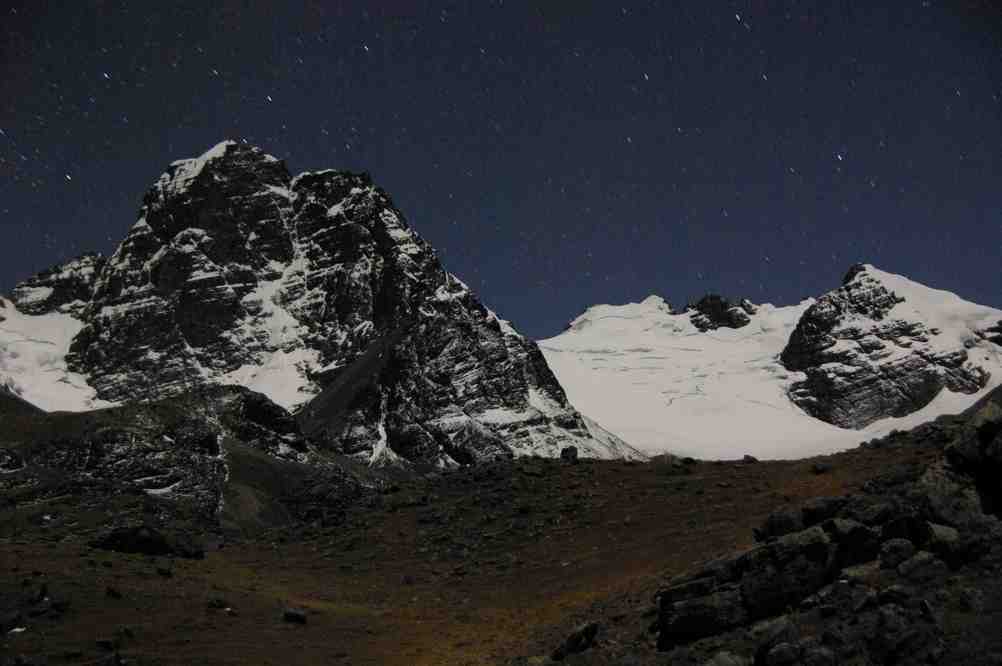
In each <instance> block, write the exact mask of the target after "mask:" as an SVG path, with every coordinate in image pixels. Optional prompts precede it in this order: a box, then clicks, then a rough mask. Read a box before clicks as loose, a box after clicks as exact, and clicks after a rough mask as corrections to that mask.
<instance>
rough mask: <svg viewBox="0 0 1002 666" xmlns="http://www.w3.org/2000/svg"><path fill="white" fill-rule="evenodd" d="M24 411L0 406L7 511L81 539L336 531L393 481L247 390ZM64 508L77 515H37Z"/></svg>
mask: <svg viewBox="0 0 1002 666" xmlns="http://www.w3.org/2000/svg"><path fill="white" fill-rule="evenodd" d="M23 404H24V403H20V404H18V403H12V402H9V401H6V400H0V420H2V421H3V423H4V429H3V433H0V492H2V495H3V498H4V503H5V504H6V505H12V506H15V507H19V508H20V511H22V512H23V513H24V515H25V516H26V517H27V518H28V519H29V520H33V519H37V520H40V521H42V522H43V524H44V525H45V526H46V527H47V528H48V529H49V530H51V531H53V532H61V531H65V532H67V533H72V534H73V535H74V538H77V539H79V538H82V537H87V536H88V535H95V536H96V537H98V541H100V540H101V539H103V538H104V537H103V535H104V534H105V533H107V532H108V530H115V529H118V530H120V531H123V530H124V531H125V533H127V534H128V533H129V530H134V529H138V528H139V527H141V526H145V527H147V528H148V529H151V530H154V531H156V532H163V533H164V534H167V535H170V540H171V541H172V542H175V543H176V542H181V543H197V542H201V541H204V540H205V539H206V537H212V535H221V534H223V533H226V534H234V535H240V534H253V533H254V532H255V531H256V530H259V529H261V528H263V527H271V526H276V525H283V524H288V523H292V522H296V521H301V522H319V523H323V524H335V523H336V522H337V520H338V518H339V516H340V514H341V512H342V511H343V510H344V509H345V507H346V506H347V505H348V504H349V503H351V502H355V501H357V500H359V499H360V498H362V497H363V496H364V495H366V494H367V493H368V492H369V491H371V490H374V489H376V488H378V487H380V485H381V483H382V480H381V479H380V478H378V477H374V476H370V475H368V474H367V473H365V472H364V471H363V470H359V469H357V468H355V466H353V465H352V463H351V461H350V460H346V459H343V458H339V457H337V456H331V455H329V454H327V453H325V452H323V451H321V450H319V449H318V448H317V447H316V446H315V445H314V443H312V442H311V441H310V440H308V439H307V438H304V437H303V436H302V435H301V434H300V432H299V429H298V426H297V424H296V422H295V419H293V418H292V417H291V416H290V415H289V414H288V413H287V412H286V411H285V410H283V409H282V408H281V407H279V406H277V405H275V404H274V403H272V402H271V401H270V400H268V398H267V397H265V396H263V395H261V394H259V393H254V392H253V391H249V390H247V389H245V388H241V387H236V386H225V387H206V388H203V389H198V390H195V391H193V392H189V393H186V394H181V395H177V396H174V397H171V398H165V399H162V400H159V401H156V402H152V403H143V404H138V403H132V404H127V405H123V406H120V407H113V408H109V409H103V410H97V411H93V412H76V413H69V412H61V413H52V414H48V413H45V412H42V411H41V410H37V409H31V410H27V409H24V408H23ZM60 503H64V504H67V508H66V510H65V513H66V514H72V515H73V516H74V517H73V518H72V519H70V518H68V517H67V516H64V515H62V513H63V512H61V511H59V510H52V509H49V510H48V511H46V512H43V513H42V514H38V510H37V508H36V507H38V506H43V505H50V506H51V505H59V504H60ZM36 514H37V515H36ZM112 542H114V540H112ZM109 543H111V542H109ZM109 547H110V546H109ZM185 550H186V551H191V550H193V548H191V547H187V548H186V549H185Z"/></svg>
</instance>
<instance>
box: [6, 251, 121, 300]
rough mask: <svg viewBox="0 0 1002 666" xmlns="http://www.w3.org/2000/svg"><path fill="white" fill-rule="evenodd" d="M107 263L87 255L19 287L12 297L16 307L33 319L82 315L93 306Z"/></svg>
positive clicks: (49, 270) (98, 255) (37, 276)
mask: <svg viewBox="0 0 1002 666" xmlns="http://www.w3.org/2000/svg"><path fill="white" fill-rule="evenodd" d="M105 262H106V259H105V258H104V257H103V256H101V255H100V254H84V255H82V256H80V257H77V258H76V259H73V260H71V261H68V262H66V263H64V264H60V265H58V266H54V267H52V268H50V269H48V270H45V271H42V272H41V273H39V274H38V275H36V276H34V277H32V278H30V279H28V280H25V281H24V282H21V283H20V284H18V285H17V287H16V288H15V289H14V292H13V294H12V300H13V302H14V305H16V306H17V309H18V310H19V311H20V312H23V313H25V314H29V315H41V314H46V313H48V312H53V311H58V312H65V313H70V314H78V313H79V312H80V311H81V310H82V309H83V308H84V307H85V306H86V305H87V304H88V303H89V302H90V297H91V293H92V291H93V288H94V282H95V280H97V276H98V275H99V274H100V273H101V270H102V269H103V268H104V265H105Z"/></svg>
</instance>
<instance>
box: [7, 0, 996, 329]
mask: <svg viewBox="0 0 1002 666" xmlns="http://www.w3.org/2000/svg"><path fill="white" fill-rule="evenodd" d="M206 4H210V3H203V2H135V1H131V2H122V1H116V0H107V1H104V2H96V1H90V2H87V1H84V0H80V1H79V2H72V3H55V2H49V3H46V2H42V1H39V0H34V1H33V2H30V3H26V2H15V3H13V4H12V3H10V2H0V12H2V20H0V48H2V51H0V91H2V95H0V225H2V233H0V290H2V291H7V290H9V289H10V288H11V287H12V286H13V284H14V283H15V282H16V281H17V280H20V279H23V278H25V277H27V276H28V275H30V274H31V273H33V272H35V271H37V270H39V269H42V268H44V267H46V266H48V265H50V264H52V263H54V262H56V261H59V260H61V259H63V258H66V257H68V256H71V255H74V254H77V253H79V252H82V251H85V250H91V249H93V250H100V251H104V252H105V253H109V252H110V251H111V250H112V249H113V247H114V243H115V242H117V241H118V240H119V239H120V238H121V237H122V236H123V235H124V233H125V231H126V230H127V229H128V227H129V226H130V225H131V224H132V222H133V221H134V218H135V211H136V209H137V208H138V204H139V201H140V198H141V196H142V194H143V192H144V191H145V190H146V189H147V188H148V187H149V186H150V184H151V183H152V182H153V181H154V180H155V179H156V177H157V176H158V175H159V174H160V173H161V171H162V170H163V169H164V167H165V166H166V165H167V164H168V163H169V162H171V161H172V160H175V159H179V158H182V157H190V156H194V155H197V154H199V153H201V152H202V151H204V150H205V149H207V148H209V147H210V146H211V145H213V144H215V143H216V142H218V141H219V140H221V139H224V138H237V139H240V138H246V139H247V140H249V141H251V142H253V143H255V144H258V145H260V146H261V147H262V148H264V149H265V150H266V151H268V152H270V153H272V154H274V155H276V156H277V157H280V158H283V159H285V160H286V161H287V163H288V165H289V168H290V170H291V171H293V173H296V172H299V171H303V170H311V169H320V168H347V169H353V170H365V171H369V172H370V173H372V174H373V176H374V178H375V180H376V181H377V182H378V183H379V184H381V185H382V186H383V187H384V188H386V189H387V190H388V191H389V192H390V194H391V195H392V196H393V197H394V199H395V201H396V203H397V205H398V207H399V208H401V209H402V210H403V212H404V213H405V215H406V216H407V217H408V219H409V220H410V222H411V223H412V224H413V225H414V226H415V228H416V229H417V230H418V231H419V232H420V233H421V234H422V235H424V236H425V237H426V238H427V239H428V240H429V241H431V242H432V243H433V244H434V245H435V246H436V247H437V248H438V250H439V252H440V254H441V256H442V258H443V259H444V261H445V263H446V265H447V267H448V268H449V269H450V270H452V271H453V272H455V273H456V274H458V275H459V276H460V277H461V278H463V279H464V280H466V281H467V282H468V283H469V284H470V285H471V286H472V287H474V288H475V289H476V290H477V291H478V292H479V293H480V295H481V296H482V298H483V300H484V301H485V302H486V303H487V304H488V305H489V306H491V307H492V308H494V309H495V310H497V311H498V312H499V313H500V314H501V315H502V316H504V317H506V318H509V319H511V320H513V322H514V323H515V324H516V325H517V326H518V327H519V328H520V329H521V330H522V331H524V332H526V333H527V334H529V335H532V336H536V337H545V336H549V335H552V334H554V333H556V332H558V331H559V330H561V329H562V327H563V326H564V324H565V323H566V322H567V321H568V320H569V319H570V318H572V317H574V316H575V315H577V314H578V313H579V312H580V311H581V310H582V309H583V308H585V307H586V306H588V305H590V304H594V303H602V302H614V303H615V302H624V301H627V300H639V299H641V298H643V297H644V296H646V295H647V294H649V293H652V292H655V293H659V294H661V295H663V296H665V297H666V298H668V299H669V300H670V301H671V302H672V303H673V304H675V305H681V304H683V303H684V302H685V300H686V299H690V298H694V297H696V296H698V295H701V294H703V293H705V292H707V291H719V292H723V293H724V294H727V295H733V296H747V297H749V298H751V299H752V300H754V301H758V302H761V301H766V300H768V301H772V302H775V303H789V302H795V301H797V300H799V299H801V298H802V297H805V296H808V295H817V294H819V293H821V292H823V291H826V290H827V289H830V288H832V287H833V286H835V285H837V284H838V281H839V280H840V278H841V276H842V273H843V272H844V271H845V269H847V268H848V267H849V265H850V264H852V263H853V262H855V261H859V260H863V261H869V262H872V263H875V264H877V265H879V266H881V267H882V268H884V269H887V270H891V271H894V272H899V273H904V274H907V275H909V276H911V277H913V278H914V279H917V280H920V281H923V282H926V283H928V284H931V285H934V286H938V287H941V288H945V289H949V290H951V291H955V292H957V293H959V294H961V295H962V296H964V297H966V298H968V299H971V300H975V301H978V302H982V303H985V304H990V305H994V306H1002V273H1000V266H1002V261H1000V260H1002V101H1000V100H1002V35H1000V21H999V13H998V11H997V9H996V8H995V7H994V5H993V3H987V2H982V3H978V2H972V1H967V2H951V3H947V2H937V1H935V0H929V1H926V2H922V1H915V2H899V3H890V4H883V3H879V2H872V3H871V2H865V3H862V2H861V3H855V2H827V1H826V2H817V3H812V2H796V3H792V2H790V3H781V2H766V1H764V0H760V1H744V2H713V1H709V0H707V1H703V0H701V1H699V2H695V1H693V2H685V3H668V2H665V3H652V2H631V3H623V4H621V5H620V4H613V3H609V2H595V3H588V2H573V3H572V2H559V3H557V2H555V3H530V2H512V1H510V0H509V1H506V2H501V1H499V0H496V1H494V2H487V0H484V1H483V2H470V3H465V2H464V3H441V4H433V5H432V4H418V3H414V2H391V1H389V0H387V1H385V2H378V3H377V2H344V1H342V2H320V1H317V0H315V1H312V2H305V3H297V2H289V3H287V5H288V7H286V6H284V5H285V4H286V3H256V2H243V1H240V2H237V1H230V2H221V3H211V4H215V5H216V6H215V7H214V8H206V7H205V6H204V5H206ZM537 4H541V5H545V7H544V8H542V9H541V8H539V7H536V6H535V5H537ZM675 5H682V8H679V7H678V6H675Z"/></svg>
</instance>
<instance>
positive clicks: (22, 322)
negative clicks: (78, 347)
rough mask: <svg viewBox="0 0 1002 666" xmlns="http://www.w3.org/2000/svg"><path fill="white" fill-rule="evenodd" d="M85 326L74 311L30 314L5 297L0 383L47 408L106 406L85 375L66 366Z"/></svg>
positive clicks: (0, 319) (0, 305)
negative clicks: (71, 347) (21, 310)
mask: <svg viewBox="0 0 1002 666" xmlns="http://www.w3.org/2000/svg"><path fill="white" fill-rule="evenodd" d="M82 327H83V324H82V323H81V322H80V320H79V319H76V318H75V317H73V316H72V315H70V314H65V313H61V312H53V313H50V314H45V315H38V316H32V315H26V314H23V313H21V312H19V311H18V310H17V308H16V307H15V306H14V304H13V303H12V302H10V301H8V300H7V299H5V298H0V384H4V385H6V386H8V387H9V388H10V389H11V390H13V391H14V392H15V393H17V394H18V395H20V396H21V397H22V398H24V399H25V400H27V401H28V402H30V403H32V404H33V405H35V406H37V407H41V408H42V409H44V410H46V411H58V410H65V411H82V410H87V409H96V408H99V407H107V406H109V405H110V404H111V403H108V402H105V401H103V400H98V399H96V397H95V391H94V389H93V388H91V387H90V386H89V385H88V384H87V381H86V380H85V379H84V377H82V376H81V375H78V374H76V373H72V372H70V371H69V370H67V368H66V353H67V352H68V351H69V349H70V343H71V342H72V341H73V336H75V335H76V334H77V332H78V331H79V330H80V329H81V328H82Z"/></svg>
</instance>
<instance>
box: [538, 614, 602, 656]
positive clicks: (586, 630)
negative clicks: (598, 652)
mask: <svg viewBox="0 0 1002 666" xmlns="http://www.w3.org/2000/svg"><path fill="white" fill-rule="evenodd" d="M599 628H600V627H599V625H598V623H596V622H589V623H587V624H583V625H581V626H580V627H578V628H577V629H575V630H574V631H573V632H572V633H571V634H570V636H568V637H567V639H566V640H565V641H564V642H563V643H562V644H561V645H560V647H558V648H557V649H556V650H554V651H553V654H552V655H550V658H551V659H553V661H563V660H564V659H566V658H567V657H568V656H570V655H572V654H578V653H579V652H584V651H585V650H587V649H588V648H590V647H592V646H593V645H594V644H595V638H596V637H597V636H598V631H599Z"/></svg>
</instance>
